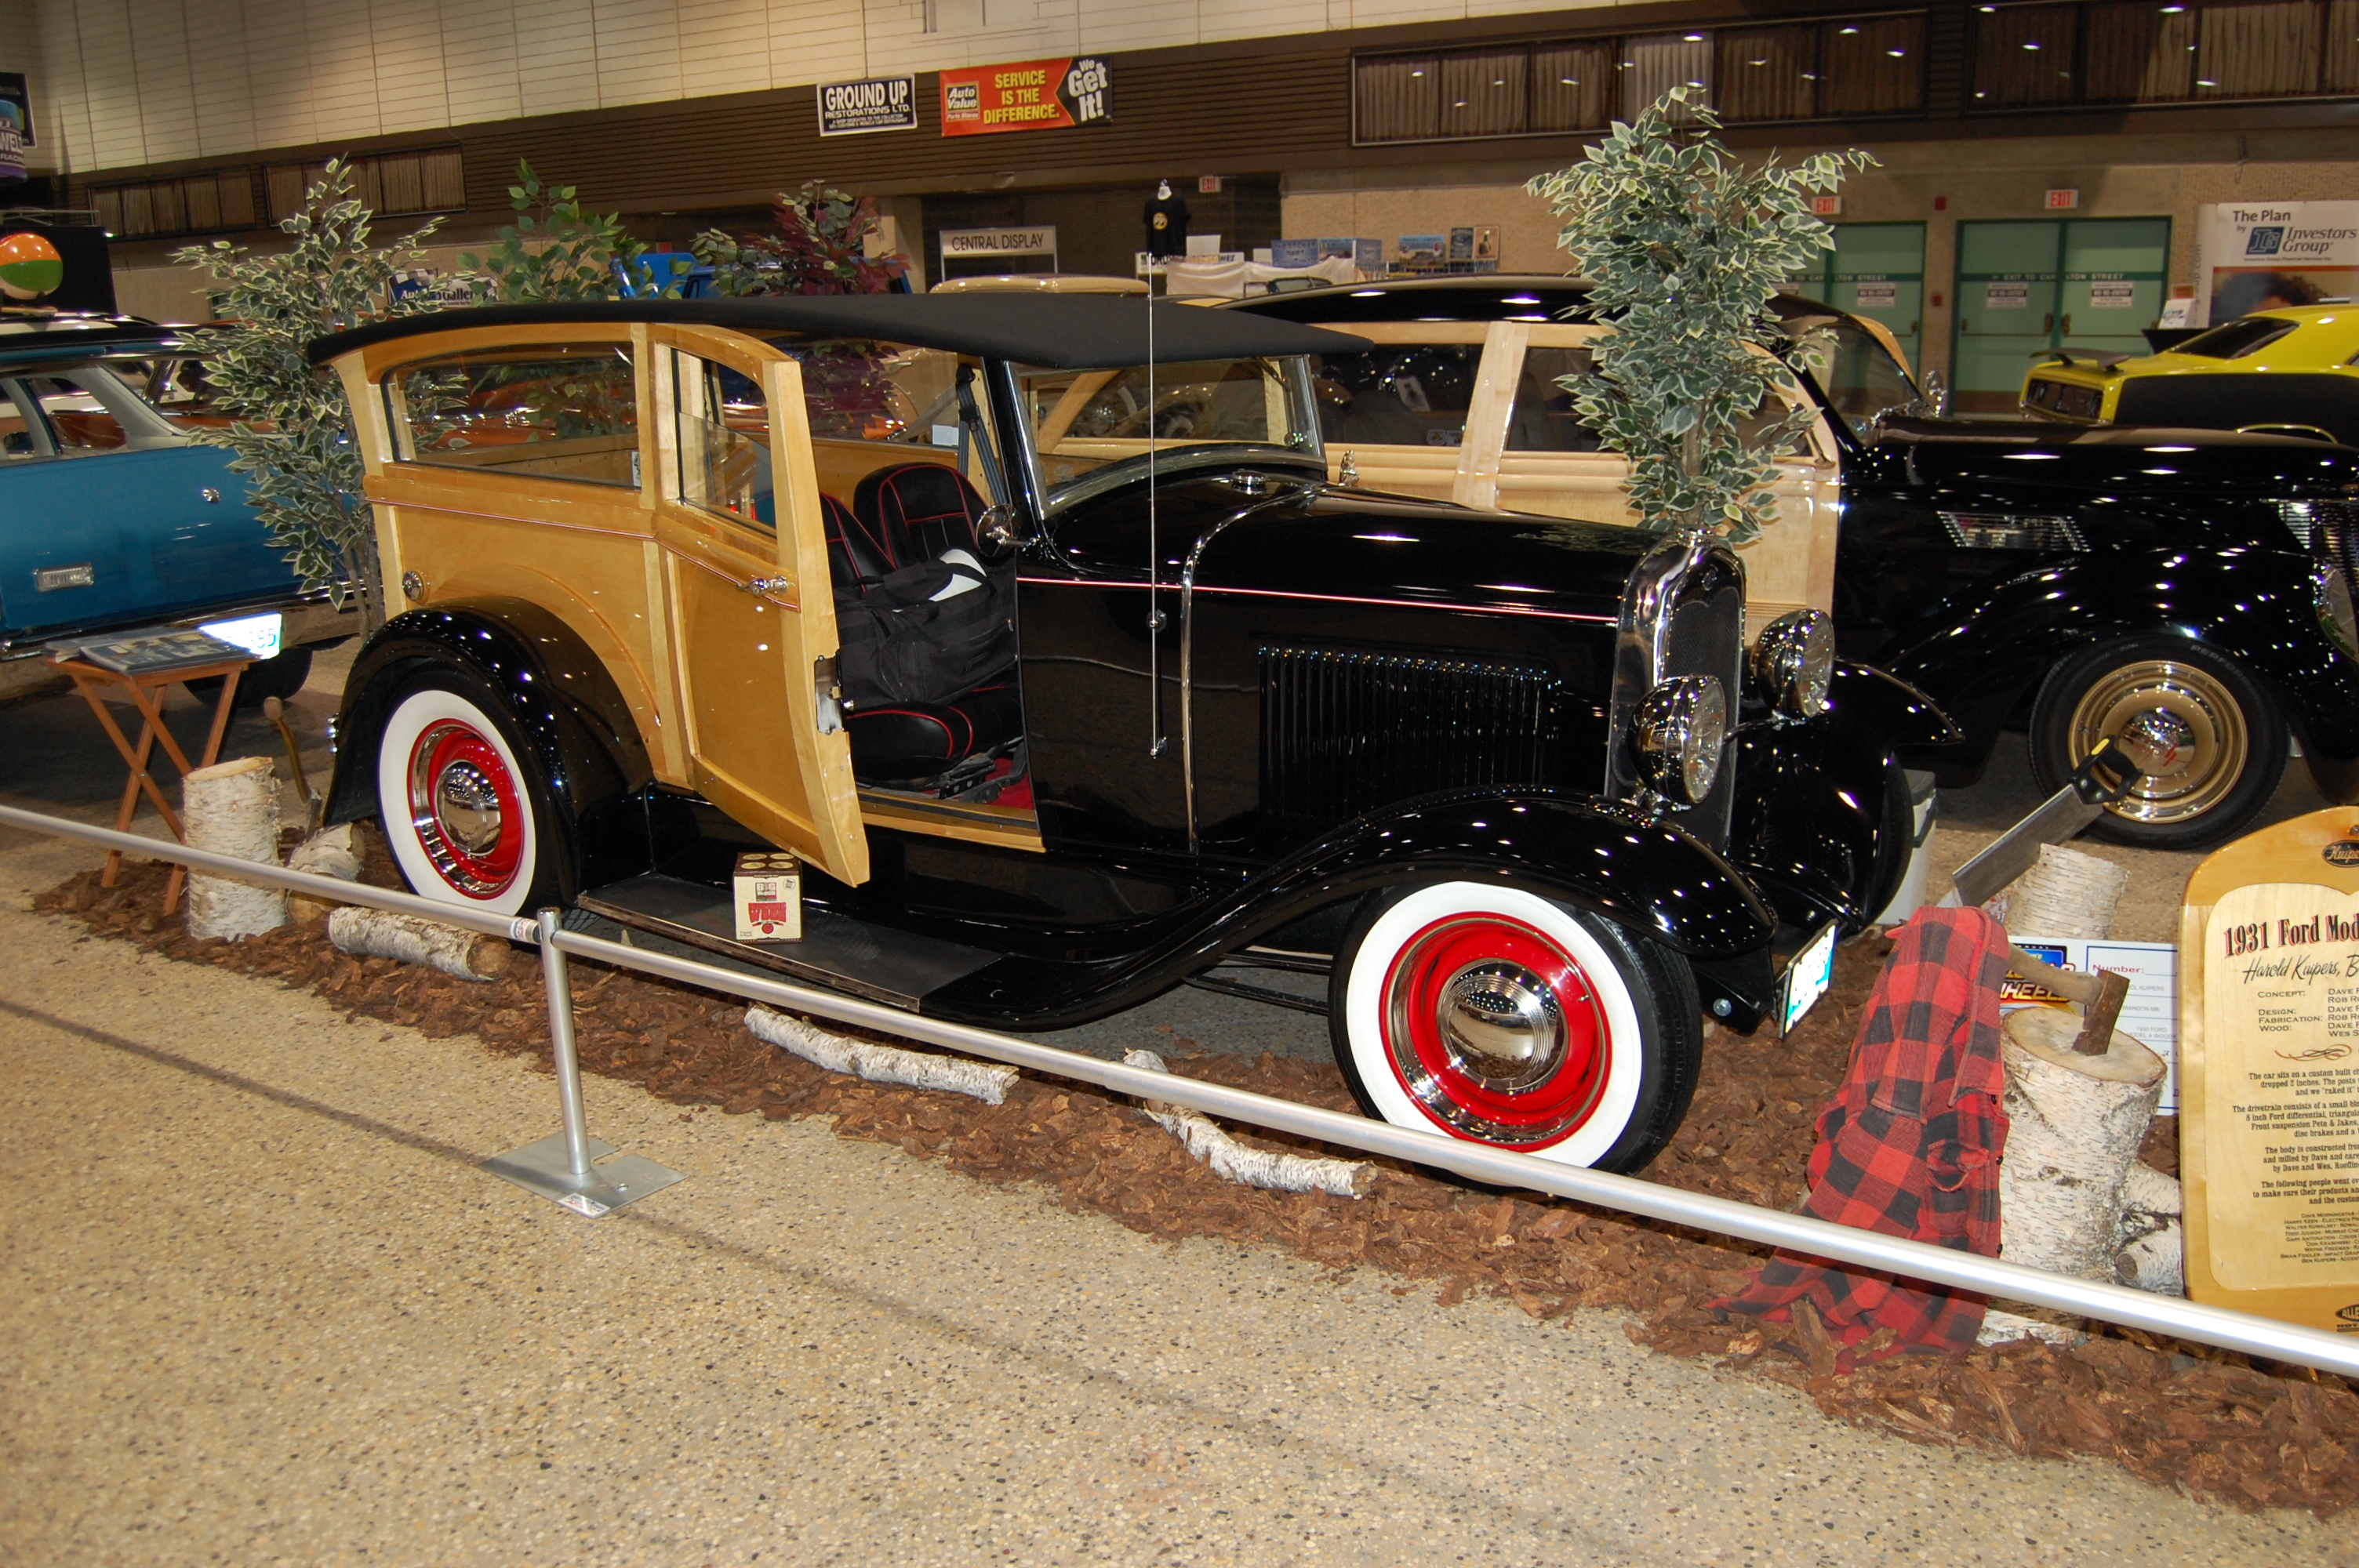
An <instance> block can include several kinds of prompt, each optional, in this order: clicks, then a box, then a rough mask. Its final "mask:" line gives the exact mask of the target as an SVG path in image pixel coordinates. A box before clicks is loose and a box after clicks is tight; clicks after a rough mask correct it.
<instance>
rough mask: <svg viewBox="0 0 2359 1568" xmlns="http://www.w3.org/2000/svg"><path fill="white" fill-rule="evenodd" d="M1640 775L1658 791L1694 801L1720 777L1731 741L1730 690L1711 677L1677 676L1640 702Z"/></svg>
mask: <svg viewBox="0 0 2359 1568" xmlns="http://www.w3.org/2000/svg"><path fill="white" fill-rule="evenodd" d="M1631 739H1632V741H1633V742H1634V743H1635V744H1636V747H1637V752H1638V776H1639V777H1640V778H1641V779H1642V780H1644V781H1645V783H1646V785H1647V788H1648V789H1650V790H1653V791H1654V792H1655V793H1656V794H1657V795H1662V796H1664V797H1665V798H1667V799H1669V800H1671V801H1675V802H1677V803H1679V804H1680V805H1682V806H1693V805H1695V804H1696V803H1697V802H1698V801H1700V800H1701V799H1703V798H1704V797H1705V796H1706V795H1710V794H1711V793H1712V784H1714V782H1716V781H1717V780H1718V779H1719V777H1720V753H1721V751H1722V749H1723V747H1724V746H1726V744H1727V742H1728V694H1727V693H1725V692H1723V690H1721V687H1720V682H1719V681H1718V680H1717V679H1715V678H1714V677H1712V676H1673V677H1671V678H1670V679H1669V680H1667V681H1665V682H1663V683H1662V684H1661V685H1660V686H1658V687H1655V689H1654V690H1652V691H1650V692H1648V693H1647V699H1646V700H1645V701H1644V702H1642V703H1640V704H1639V705H1638V715H1637V724H1636V730H1635V733H1634V734H1633V735H1632V737H1631Z"/></svg>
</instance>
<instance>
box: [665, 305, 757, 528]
mask: <svg viewBox="0 0 2359 1568" xmlns="http://www.w3.org/2000/svg"><path fill="white" fill-rule="evenodd" d="M670 352H671V356H672V367H671V368H672V378H671V379H672V411H671V412H672V438H673V448H674V471H673V474H672V493H673V495H674V496H675V497H677V498H678V499H679V500H680V501H682V502H684V503H687V504H688V505H690V506H695V507H701V509H703V510H704V511H707V512H714V513H718V514H721V515H722V516H723V517H731V518H734V519H735V520H736V521H738V522H740V523H745V524H752V525H753V526H755V527H757V528H766V529H769V530H771V531H773V532H775V531H776V530H777V525H778V508H777V489H776V484H775V481H773V479H772V472H771V467H770V410H769V404H768V403H767V401H766V400H765V399H764V397H763V396H762V389H761V388H760V387H758V386H756V385H755V384H754V383H753V382H752V381H751V380H749V379H748V378H747V377H745V376H743V375H740V374H739V373H736V372H735V371H733V370H730V369H728V368H727V367H725V366H723V365H718V364H715V363H713V362H712V361H711V360H703V359H699V358H697V357H696V356H695V355H694V354H690V353H683V352H681V351H678V350H672V351H670Z"/></svg>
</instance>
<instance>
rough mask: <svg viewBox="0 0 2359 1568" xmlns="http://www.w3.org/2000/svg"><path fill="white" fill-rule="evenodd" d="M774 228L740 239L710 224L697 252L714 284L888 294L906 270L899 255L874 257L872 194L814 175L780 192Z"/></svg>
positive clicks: (741, 289)
mask: <svg viewBox="0 0 2359 1568" xmlns="http://www.w3.org/2000/svg"><path fill="white" fill-rule="evenodd" d="M770 211H771V213H772V215H773V216H774V217H775V218H776V219H777V224H778V232H777V234H776V235H768V234H759V235H754V236H751V237H748V238H744V239H739V238H734V237H733V236H731V235H730V234H729V233H728V232H726V231H724V230H721V229H707V230H706V231H705V232H702V233H701V234H699V235H697V236H696V239H695V241H694V244H695V248H696V257H697V259H698V260H699V261H701V262H703V263H705V264H706V265H709V266H711V267H712V286H713V291H714V292H715V293H718V294H726V295H748V294H889V293H891V292H892V290H893V288H894V287H895V285H896V284H897V282H898V281H899V280H900V278H901V277H902V276H904V274H905V273H906V271H907V270H908V269H907V268H906V267H905V266H904V265H902V262H901V259H900V258H899V257H898V256H871V255H869V254H867V250H866V243H867V240H868V237H869V235H871V234H873V233H875V232H876V228H877V222H876V199H875V197H873V196H853V195H852V194H850V193H849V192H847V191H842V190H833V189H829V188H828V187H827V186H825V185H823V184H822V183H821V182H820V181H818V180H816V179H814V180H810V181H807V182H805V184H804V185H803V188H802V189H801V190H800V191H799V192H794V193H789V192H787V191H784V190H781V191H780V192H778V200H777V203H776V204H775V205H773V206H772V207H771V209H770Z"/></svg>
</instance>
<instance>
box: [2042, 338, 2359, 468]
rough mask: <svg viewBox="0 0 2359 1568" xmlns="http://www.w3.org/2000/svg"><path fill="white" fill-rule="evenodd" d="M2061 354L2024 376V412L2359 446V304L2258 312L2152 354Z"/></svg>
mask: <svg viewBox="0 0 2359 1568" xmlns="http://www.w3.org/2000/svg"><path fill="white" fill-rule="evenodd" d="M2057 353H2058V355H2059V356H2060V357H2059V360H2058V362H2056V363H2052V364H2043V365H2038V366H2037V367H2035V368H2034V369H2033V370H2032V372H2031V373H2030V374H2029V375H2028V376H2027V377H2025V378H2024V383H2023V407H2024V411H2025V412H2026V413H2027V414H2030V415H2031V416H2033V417H2035V418H2041V419H2058V420H2062V421H2064V422H2066V423H2069V424H2075V425H2108V424H2111V425H2166V426H2175V427H2179V428H2181V429H2191V430H2247V431H2254V432H2257V433H2261V434H2266V435H2272V436H2307V437H2309V438H2311V439H2313V440H2321V441H2340V442H2341V443H2343V445H2344V446H2346V447H2349V446H2359V306H2351V305H2304V306H2294V307H2288V308H2283V309H2278V310H2261V311H2256V312H2255V313H2254V314H2252V315H2250V316H2240V317H2238V318H2237V319H2234V321H2229V322H2225V323H2223V325H2221V326H2217V327H2214V328H2212V330H2210V331H2208V332H2201V333H2198V334H2197V335H2196V336H2194V337H2192V338H2190V339H2188V340H2187V341H2185V342H2183V343H2181V344H2180V345H2179V346H2178V347H2177V348H2175V349H2173V350H2171V351H2169V353H2165V354H2152V355H2148V356H2147V357H2146V358H2144V359H2125V358H2123V357H2122V356H2120V355H2117V354H2110V353H2089V352H2082V351H2077V350H2073V349H2069V348H2068V349H2061V350H2058V351H2057Z"/></svg>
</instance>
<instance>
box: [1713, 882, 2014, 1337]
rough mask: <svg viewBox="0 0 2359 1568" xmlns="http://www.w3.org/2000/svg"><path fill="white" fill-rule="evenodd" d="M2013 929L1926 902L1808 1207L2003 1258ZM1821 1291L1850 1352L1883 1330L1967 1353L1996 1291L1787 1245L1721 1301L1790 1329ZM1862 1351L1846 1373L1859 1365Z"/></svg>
mask: <svg viewBox="0 0 2359 1568" xmlns="http://www.w3.org/2000/svg"><path fill="white" fill-rule="evenodd" d="M2006 967H2007V948H2006V927H2005V926H2003V925H2000V924H1999V923H1998V922H1997V921H1995V920H1993V919H1992V918H1991V917H1990V916H1989V915H1987V914H1984V913H1983V912H1982V911H1981V910H1979V909H1923V910H1919V911H1918V913H1917V915H1916V917H1915V918H1914V919H1912V920H1910V921H1909V922H1908V925H1905V926H1903V927H1901V929H1900V932H1899V935H1898V936H1897V941H1896V943H1895V946H1894V947H1893V949H1892V958H1891V961H1890V962H1889V963H1887V964H1886V966H1885V969H1884V976H1883V978H1882V979H1879V980H1878V981H1877V982H1876V986H1875V995H1874V996H1872V997H1870V998H1869V999H1868V1007H1867V1014H1866V1016H1865V1017H1864V1018H1863V1019H1861V1020H1860V1026H1859V1039H1858V1042H1857V1043H1856V1044H1854V1045H1853V1047H1852V1054H1851V1071H1850V1073H1849V1074H1848V1075H1847V1076H1845V1077H1844V1079H1843V1088H1842V1089H1841V1090H1840V1091H1839V1092H1838V1093H1837V1094H1836V1096H1835V1098H1833V1099H1832V1100H1830V1101H1828V1102H1827V1106H1826V1108H1825V1109H1823V1110H1821V1112H1819V1142H1818V1147H1817V1148H1815V1149H1813V1150H1812V1151H1811V1152H1810V1197H1809V1199H1808V1200H1807V1201H1806V1202H1805V1203H1804V1204H1803V1206H1802V1212H1803V1213H1805V1214H1809V1215H1812V1216H1815V1217H1818V1218H1820V1219H1830V1220H1832V1221H1834V1222H1835V1223H1836V1224H1837V1225H1849V1226H1855V1227H1858V1228H1860V1229H1862V1230H1880V1231H1882V1232H1884V1233H1885V1234H1886V1235H1887V1236H1906V1237H1908V1238H1912V1239H1914V1240H1918V1241H1930V1242H1934V1243H1936V1244H1938V1245H1940V1246H1942V1247H1954V1248H1957V1249H1960V1250H1961V1251H1967V1252H1979V1253H1981V1254H1982V1255H1983V1256H1984V1257H1986V1258H1995V1257H1996V1256H1998V1228H1999V1214H1998V1162H1999V1158H2000V1155H2001V1154H2002V1153H2003V1152H2004V1151H2005V1150H2006V1116H2005V1114H2004V1113H2002V1112H2001V1111H2000V1109H1999V1097H2000V1095H2001V1093H2002V1092H2003V1091H2004V1089H2005V1087H2006V1075H2005V1073H2004V1071H2003V1070H2002V1068H2001V1066H2000V1065H1999V1054H1998V1040H1999V1011H1998V1000H1999V986H2000V983H2001V982H2002V981H2003V980H2005V979H2006ZM1804 1296H1807V1297H1809V1298H1810V1302H1811V1303H1812V1304H1813V1305H1815V1306H1816V1307H1817V1308H1818V1312H1819V1315H1820V1317H1821V1318H1822V1319H1823V1320H1824V1321H1825V1323H1826V1325H1827V1329H1828V1332H1830V1333H1831V1334H1832V1335H1833V1336H1835V1337H1836V1338H1837V1339H1838V1340H1840V1341H1841V1342H1842V1343H1843V1345H1845V1346H1852V1345H1856V1344H1858V1343H1859V1342H1860V1341H1861V1340H1863V1339H1865V1338H1866V1337H1867V1336H1869V1335H1871V1334H1874V1333H1875V1331H1876V1330H1877V1329H1878V1328H1889V1329H1891V1330H1892V1331H1893V1332H1894V1333H1895V1334H1897V1335H1898V1336H1899V1338H1900V1343H1899V1344H1898V1345H1897V1346H1894V1347H1893V1348H1894V1350H1896V1351H1897V1350H1899V1349H1903V1348H1907V1347H1910V1346H1928V1347H1931V1348H1937V1349H1942V1350H1951V1351H1962V1350H1965V1349H1968V1348H1970V1347H1971V1346H1973V1342H1974V1336H1975V1334H1976V1333H1978V1332H1979V1331H1980V1330H1981V1328H1982V1322H1983V1305H1984V1302H1983V1298H1982V1297H1981V1296H1978V1295H1971V1294H1967V1293H1965V1292H1955V1291H1948V1290H1941V1289H1930V1290H1929V1289H1924V1288H1920V1287H1916V1286H1911V1285H1908V1284H1903V1283H1899V1282H1897V1281H1895V1280H1894V1278H1893V1277H1892V1276H1891V1275H1889V1274H1870V1273H1860V1272H1855V1271H1851V1270H1848V1269H1840V1268H1831V1267H1827V1266H1824V1265H1821V1264H1817V1263H1812V1262H1810V1261H1808V1260H1804V1259H1802V1258H1800V1257H1798V1256H1795V1255H1793V1254H1790V1253H1786V1252H1780V1253H1778V1254H1777V1256H1776V1257H1775V1258H1773V1259H1772V1260H1770V1261H1769V1262H1768V1263H1767V1265H1765V1266H1764V1267H1763V1268H1762V1269H1761V1270H1760V1271H1758V1272H1757V1273H1756V1275H1755V1276H1754V1281H1753V1283H1752V1284H1750V1285H1748V1286H1747V1287H1745V1290H1743V1291H1742V1292H1738V1293H1737V1294H1736V1295H1734V1296H1732V1297H1730V1298H1729V1299H1727V1300H1725V1301H1722V1302H1716V1303H1712V1304H1713V1305H1714V1306H1716V1307H1721V1308H1726V1309H1733V1310H1734V1311H1737V1312H1745V1313H1756V1314H1760V1315H1762V1316H1765V1317H1767V1318H1770V1319H1772V1320H1773V1321H1779V1322H1782V1321H1784V1319H1785V1318H1786V1316H1787V1314H1788V1311H1789V1310H1790V1308H1791V1305H1792V1303H1794V1302H1795V1301H1796V1300H1797V1299H1799V1298H1800V1297H1804ZM1851 1363H1852V1357H1851V1356H1850V1354H1849V1352H1848V1351H1846V1352H1845V1354H1844V1355H1843V1357H1841V1358H1840V1359H1839V1361H1838V1363H1837V1364H1838V1365H1839V1366H1841V1367H1843V1368H1845V1369H1848V1368H1849V1367H1850V1365H1851Z"/></svg>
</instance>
